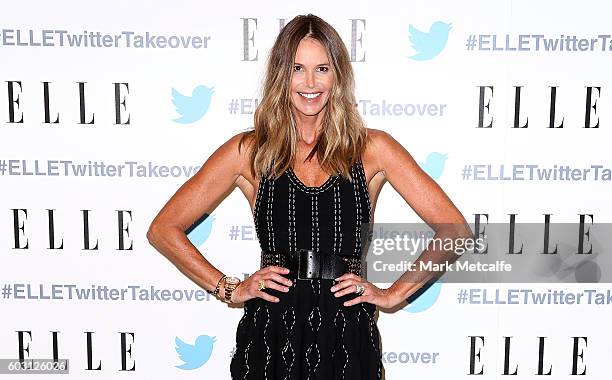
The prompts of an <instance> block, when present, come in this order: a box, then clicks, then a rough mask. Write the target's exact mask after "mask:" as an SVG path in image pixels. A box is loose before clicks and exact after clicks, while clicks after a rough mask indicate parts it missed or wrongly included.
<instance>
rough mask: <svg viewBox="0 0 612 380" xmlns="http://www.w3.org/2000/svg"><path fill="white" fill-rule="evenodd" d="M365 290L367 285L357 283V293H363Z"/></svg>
mask: <svg viewBox="0 0 612 380" xmlns="http://www.w3.org/2000/svg"><path fill="white" fill-rule="evenodd" d="M364 291H365V286H363V285H361V284H355V293H357V295H362V294H363V292H364Z"/></svg>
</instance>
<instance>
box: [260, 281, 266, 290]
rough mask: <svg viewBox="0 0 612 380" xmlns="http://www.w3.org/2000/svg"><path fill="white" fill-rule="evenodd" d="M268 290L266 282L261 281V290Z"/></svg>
mask: <svg viewBox="0 0 612 380" xmlns="http://www.w3.org/2000/svg"><path fill="white" fill-rule="evenodd" d="M264 289H266V280H259V290H264Z"/></svg>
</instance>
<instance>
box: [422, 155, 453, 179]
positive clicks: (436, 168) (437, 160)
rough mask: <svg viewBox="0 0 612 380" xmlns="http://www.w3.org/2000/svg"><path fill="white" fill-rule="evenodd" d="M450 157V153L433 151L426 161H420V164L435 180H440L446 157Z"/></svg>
mask: <svg viewBox="0 0 612 380" xmlns="http://www.w3.org/2000/svg"><path fill="white" fill-rule="evenodd" d="M447 158H448V154H446V153H444V154H442V153H438V152H431V153H429V155H428V156H427V158H426V159H425V162H419V166H420V167H421V169H423V170H424V171H425V172H426V173H427V174H428V175H429V176H430V177H431V178H433V179H434V180H436V181H437V180H439V179H440V177H441V176H442V172H443V171H444V165H445V164H446V159H447Z"/></svg>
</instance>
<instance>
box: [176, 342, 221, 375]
mask: <svg viewBox="0 0 612 380" xmlns="http://www.w3.org/2000/svg"><path fill="white" fill-rule="evenodd" d="M215 341H216V337H214V336H213V337H211V336H208V335H200V336H199V337H197V338H196V341H195V344H194V345H193V346H192V345H190V344H187V343H185V342H183V341H182V340H180V339H179V337H176V338H175V339H174V342H175V343H176V347H175V349H176V352H177V353H178V354H179V358H180V359H181V360H182V361H184V362H185V363H183V364H181V365H177V366H175V367H176V368H180V369H196V368H200V367H201V366H203V365H204V363H206V362H207V361H208V359H210V355H211V354H212V349H213V344H214V343H215Z"/></svg>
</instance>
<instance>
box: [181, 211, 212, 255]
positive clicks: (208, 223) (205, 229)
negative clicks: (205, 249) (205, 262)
mask: <svg viewBox="0 0 612 380" xmlns="http://www.w3.org/2000/svg"><path fill="white" fill-rule="evenodd" d="M214 221H215V216H214V215H209V216H208V217H206V219H204V220H203V221H202V222H200V224H198V225H197V226H196V227H195V228H193V229H192V230H191V231H189V232H188V233H187V238H188V239H189V241H190V242H191V244H193V245H194V246H196V247H201V246H202V245H203V244H204V242H205V241H206V240H207V239H208V237H209V236H210V233H211V232H212V224H213V222H214Z"/></svg>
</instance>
